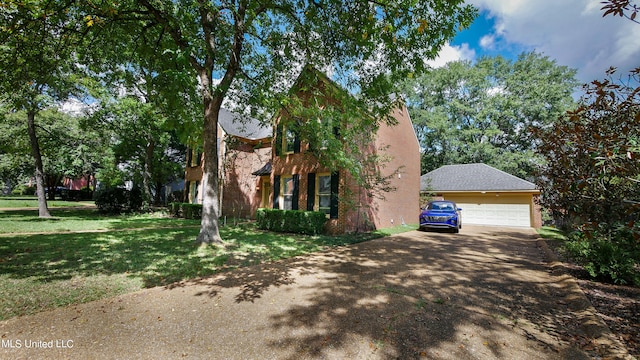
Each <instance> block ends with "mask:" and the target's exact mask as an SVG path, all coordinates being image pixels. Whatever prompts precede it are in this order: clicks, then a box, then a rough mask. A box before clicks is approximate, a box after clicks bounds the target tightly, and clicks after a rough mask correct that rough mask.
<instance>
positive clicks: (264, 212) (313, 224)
mask: <svg viewBox="0 0 640 360" xmlns="http://www.w3.org/2000/svg"><path fill="white" fill-rule="evenodd" d="M256 220H257V224H258V228H259V229H262V230H270V231H276V232H290V233H299V234H308V235H317V234H320V233H321V232H322V230H323V229H324V224H325V222H326V221H327V215H326V214H325V213H323V212H319V211H301V210H280V209H258V211H257V213H256Z"/></svg>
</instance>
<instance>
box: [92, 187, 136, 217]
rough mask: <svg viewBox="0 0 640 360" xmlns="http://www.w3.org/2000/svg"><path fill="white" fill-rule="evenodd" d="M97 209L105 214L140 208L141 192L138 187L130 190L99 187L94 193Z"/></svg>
mask: <svg viewBox="0 0 640 360" xmlns="http://www.w3.org/2000/svg"><path fill="white" fill-rule="evenodd" d="M94 200H95V203H96V206H97V207H98V211H100V212H101V213H105V214H120V213H123V212H133V211H139V210H140V209H142V205H143V201H142V192H141V191H140V188H133V189H131V190H127V189H123V188H117V187H107V188H104V189H99V190H98V191H96V192H95V194H94Z"/></svg>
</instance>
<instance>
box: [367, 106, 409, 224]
mask: <svg viewBox="0 0 640 360" xmlns="http://www.w3.org/2000/svg"><path fill="white" fill-rule="evenodd" d="M392 115H393V117H394V118H395V119H396V120H397V121H398V124H396V125H386V124H384V125H382V126H381V127H380V129H379V130H378V134H377V135H378V136H377V138H376V147H377V149H378V151H379V152H382V153H383V154H384V155H386V156H387V157H388V158H389V159H390V161H388V162H387V163H385V164H383V166H382V167H381V169H380V171H381V173H382V174H383V175H384V176H390V178H389V180H390V184H389V185H390V186H391V187H393V188H394V189H395V190H394V191H392V192H388V193H381V194H380V195H382V196H384V200H382V199H379V198H374V199H373V202H372V206H373V208H374V209H375V212H374V214H375V215H374V223H375V225H376V228H386V227H392V226H396V225H401V224H402V223H403V222H404V223H405V224H417V222H418V215H419V213H420V147H419V145H418V139H417V137H416V135H415V132H414V129H413V124H412V123H411V119H410V118H409V113H408V111H407V108H406V107H405V106H402V107H400V108H397V109H396V110H394V112H393V114H392ZM381 149H382V150H381Z"/></svg>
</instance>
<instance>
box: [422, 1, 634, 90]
mask: <svg viewBox="0 0 640 360" xmlns="http://www.w3.org/2000/svg"><path fill="white" fill-rule="evenodd" d="M601 1H602V0H560V1H559V0H470V1H468V2H469V3H471V4H473V5H475V6H476V7H477V8H478V9H479V10H480V15H479V17H478V18H477V19H476V20H475V22H474V23H473V24H472V25H471V27H470V28H469V29H467V30H464V31H462V32H460V33H458V35H457V36H456V37H455V38H454V39H453V40H452V41H451V42H450V44H448V45H447V46H446V47H445V48H443V49H442V51H441V52H440V56H439V58H438V59H436V60H435V61H432V62H430V64H431V65H432V66H442V65H443V64H445V63H446V62H447V61H452V60H459V59H467V60H472V61H473V60H475V59H477V58H479V57H481V56H483V55H487V56H495V55H502V56H504V57H506V58H510V59H515V58H517V56H518V54H520V53H521V52H523V51H537V52H539V53H541V54H543V55H546V56H548V57H549V58H551V59H553V60H555V61H556V62H557V63H558V64H559V65H566V66H569V67H571V68H574V69H576V70H578V73H577V78H578V80H579V81H581V82H583V83H586V82H591V81H592V80H595V79H602V78H603V77H604V76H605V71H606V70H607V69H608V68H609V66H616V67H618V68H619V70H620V73H621V74H626V72H627V71H628V70H630V69H632V68H635V67H638V66H640V25H638V24H636V23H633V22H631V21H629V20H627V19H624V18H620V17H612V16H608V17H605V18H603V17H602V11H601V10H600V8H601V7H602V4H601V3H600V2H601Z"/></svg>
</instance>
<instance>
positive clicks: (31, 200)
mask: <svg viewBox="0 0 640 360" xmlns="http://www.w3.org/2000/svg"><path fill="white" fill-rule="evenodd" d="M94 205H95V203H94V202H93V201H64V200H47V206H48V207H49V208H50V209H51V208H59V207H83V206H94ZM7 208H34V209H37V208H38V198H36V197H35V196H2V197H0V209H7Z"/></svg>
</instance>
